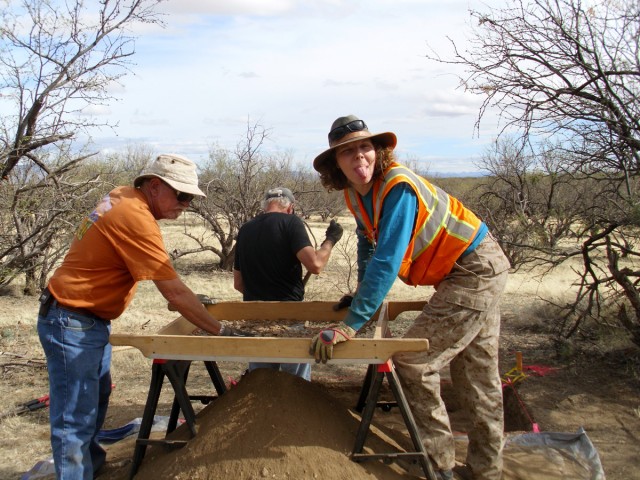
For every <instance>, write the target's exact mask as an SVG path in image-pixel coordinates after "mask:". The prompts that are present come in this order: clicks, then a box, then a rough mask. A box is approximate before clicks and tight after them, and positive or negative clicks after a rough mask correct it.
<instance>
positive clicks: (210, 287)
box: [0, 218, 571, 479]
mask: <svg viewBox="0 0 640 480" xmlns="http://www.w3.org/2000/svg"><path fill="white" fill-rule="evenodd" d="M340 221H341V223H343V225H344V226H345V236H344V237H343V239H344V243H345V244H349V242H355V240H354V239H353V234H352V233H350V232H353V230H354V228H355V225H354V223H353V221H352V220H351V219H350V218H343V219H340ZM309 223H310V226H311V228H312V230H313V232H314V235H315V238H316V239H317V241H318V242H320V241H322V239H323V238H324V230H325V228H326V224H323V223H320V222H317V221H312V222H309ZM188 227H189V228H190V229H194V228H196V227H197V226H196V225H189V226H188ZM162 228H163V232H164V233H165V235H166V237H165V240H166V245H167V248H168V249H169V250H171V249H172V248H184V246H185V245H186V243H188V242H190V240H188V239H185V237H184V236H183V235H182V231H183V230H184V228H185V226H184V224H180V223H177V224H175V223H174V224H170V223H164V224H163V227H162ZM190 231H192V230H190ZM185 242H186V243H185ZM352 258H353V257H351V258H349V257H348V255H347V256H345V255H340V254H338V252H334V255H333V257H332V261H331V262H330V264H329V266H328V268H327V269H326V271H325V272H324V273H323V274H321V275H319V276H312V277H311V279H310V280H309V283H308V285H307V299H308V300H337V299H338V298H339V297H340V296H341V295H342V294H343V293H344V292H346V291H348V290H349V285H348V284H347V282H346V280H345V278H346V277H347V275H348V274H349V273H352V274H353V275H355V271H353V270H350V269H349V266H348V263H349V262H350V261H352ZM213 263H214V259H212V258H207V257H206V256H205V257H199V258H195V257H194V258H190V257H186V258H182V259H179V260H178V261H177V262H176V266H177V269H178V270H179V272H180V273H181V276H182V278H183V280H184V281H185V282H186V283H187V284H188V285H189V286H190V288H191V289H192V290H194V291H195V292H196V293H204V294H207V295H209V296H210V297H213V298H216V299H218V300H220V301H228V300H241V295H240V294H239V293H238V292H236V291H235V290H234V289H233V278H232V275H231V274H230V273H227V272H214V271H207V266H210V265H212V264H213ZM570 291H571V276H570V275H568V270H563V271H559V272H556V273H554V274H552V275H548V276H546V277H544V278H543V279H542V280H539V279H536V278H535V277H532V276H531V275H530V274H527V273H518V274H515V275H512V277H511V279H510V282H509V285H508V289H507V293H506V295H505V298H504V311H505V318H506V319H507V321H509V322H515V323H518V324H527V323H528V322H531V321H534V320H535V318H532V317H531V316H527V315H531V313H530V312H534V310H532V309H531V308H527V306H529V307H530V306H531V305H533V304H534V303H536V302H538V301H539V300H538V299H541V298H552V299H560V298H563V297H566V295H568V294H569V293H570ZM431 292H432V290H431V289H428V288H420V289H415V288H413V287H409V286H406V285H404V284H402V283H401V282H399V281H398V282H396V284H395V285H394V287H393V289H392V291H391V292H390V294H389V296H388V299H389V300H408V299H414V300H415V299H426V298H428V297H429V296H430V295H431ZM528 312H529V313H528ZM175 317H176V314H175V313H174V312H170V311H168V310H167V308H166V302H165V300H164V299H163V298H162V296H161V295H160V294H159V293H158V292H157V290H156V289H155V286H154V285H153V283H152V282H142V283H141V284H140V285H139V289H138V292H137V294H136V296H135V298H134V300H133V302H132V304H131V305H130V307H129V308H128V310H127V311H126V312H125V313H124V314H123V315H122V317H121V318H119V319H117V320H116V321H114V322H113V331H114V332H118V333H143V332H144V333H147V332H155V331H157V330H159V329H160V328H161V327H162V326H164V325H165V324H166V323H168V322H170V321H172V320H173V319H175ZM36 318H37V301H36V299H35V298H28V297H21V296H11V295H8V296H0V335H1V338H0V375H1V378H0V412H7V411H11V410H12V409H13V408H14V406H15V404H16V403H20V402H26V401H28V400H31V399H32V398H36V397H39V396H42V395H44V394H46V393H47V391H48V386H47V385H48V381H47V374H46V369H45V368H44V367H43V365H44V354H43V352H42V348H41V346H40V343H39V340H38V337H37V333H36V328H35V323H36ZM149 367H150V360H148V359H147V358H145V357H143V356H142V354H141V353H140V352H139V351H137V350H135V349H131V348H118V349H116V350H115V351H114V354H113V364H112V373H113V381H114V383H115V386H116V387H115V390H114V392H113V397H112V405H116V406H117V407H115V408H110V412H109V416H108V418H107V424H106V425H105V426H106V427H107V428H115V427H118V426H122V425H123V424H125V423H127V422H128V421H130V420H132V419H133V418H135V417H139V416H141V415H142V410H143V407H144V403H145V400H146V393H147V389H148V382H149V373H150V368H149ZM243 368H244V366H243V365H242V364H237V365H236V364H228V365H227V364H225V365H224V375H225V378H227V376H231V377H236V376H237V375H239V373H240V372H241V371H242V370H243ZM319 371H320V370H319ZM199 375H201V374H200V373H198V372H194V373H193V374H192V375H191V376H190V383H191V382H194V384H195V385H198V382H199V380H198V379H199V378H202V382H203V383H208V384H209V385H210V382H208V381H207V379H206V378H205V377H204V374H202V377H199ZM163 395H164V396H163V397H162V399H161V404H168V403H169V401H170V397H169V396H168V395H169V394H168V393H166V394H163ZM49 456H50V445H49V426H48V411H47V409H42V410H38V411H36V412H32V413H28V414H26V415H21V416H9V417H7V418H4V419H1V420H0V478H2V479H17V478H20V475H21V473H22V472H25V471H27V470H28V469H29V468H31V466H33V465H34V464H35V463H36V462H37V461H38V460H41V459H45V458H47V457H49Z"/></svg>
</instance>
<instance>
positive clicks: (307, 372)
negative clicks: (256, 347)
mask: <svg viewBox="0 0 640 480" xmlns="http://www.w3.org/2000/svg"><path fill="white" fill-rule="evenodd" d="M256 368H271V369H273V370H282V371H283V372H286V373H290V374H291V375H297V376H298V377H300V378H303V379H305V380H306V381H308V382H310V381H311V364H310V363H260V362H251V363H249V371H250V372H251V371H252V370H255V369H256Z"/></svg>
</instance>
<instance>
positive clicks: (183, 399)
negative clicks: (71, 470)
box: [129, 359, 227, 479]
mask: <svg viewBox="0 0 640 480" xmlns="http://www.w3.org/2000/svg"><path fill="white" fill-rule="evenodd" d="M191 362H192V360H162V359H155V360H153V365H152V367H151V384H150V385H149V394H148V395H147V403H146V405H145V407H144V414H143V415H142V422H141V423H140V431H139V432H138V438H137V440H136V446H135V449H134V451H133V461H132V464H131V470H130V472H129V478H130V479H132V478H133V477H134V476H135V474H136V473H137V472H138V468H139V467H140V464H141V463H142V459H143V458H144V455H145V453H146V451H147V446H149V445H162V446H164V447H167V448H180V447H183V446H185V445H186V443H187V442H186V441H183V440H173V441H172V440H167V439H166V435H168V434H169V433H171V432H173V431H174V430H175V429H176V427H177V426H178V416H179V415H180V411H182V414H183V416H184V419H185V422H186V424H187V425H188V427H189V431H190V433H191V437H192V438H193V437H195V435H196V433H197V432H196V414H195V411H194V410H193V406H192V405H191V401H192V400H200V401H201V402H203V403H208V402H209V401H211V400H213V399H215V398H216V397H215V396H210V395H191V396H190V395H189V394H188V393H187V388H186V383H187V377H188V376H189V369H190V367H191ZM204 365H205V367H206V369H207V372H208V373H209V377H210V378H211V381H212V382H213V385H214V387H215V389H216V392H217V394H218V396H219V395H222V394H223V393H224V392H226V391H227V387H226V386H225V384H224V380H223V379H222V375H221V374H220V370H219V369H218V365H217V363H216V362H214V361H204ZM165 377H167V378H168V379H169V381H170V382H171V386H172V387H173V391H174V394H175V396H174V398H173V405H172V406H171V414H170V416H169V423H168V425H167V432H166V435H165V439H162V440H152V439H150V438H149V436H150V435H151V428H152V427H153V419H154V417H155V414H156V409H157V408H158V401H159V400H160V393H161V392H162V385H163V383H164V378H165Z"/></svg>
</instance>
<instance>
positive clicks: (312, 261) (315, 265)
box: [234, 240, 333, 290]
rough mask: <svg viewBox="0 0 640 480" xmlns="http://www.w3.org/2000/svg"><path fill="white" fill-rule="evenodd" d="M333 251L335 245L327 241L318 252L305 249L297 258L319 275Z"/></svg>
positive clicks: (299, 252)
mask: <svg viewBox="0 0 640 480" xmlns="http://www.w3.org/2000/svg"><path fill="white" fill-rule="evenodd" d="M332 249H333V243H331V242H329V241H326V240H325V241H324V242H323V243H322V245H320V248H319V249H318V250H315V249H314V248H313V247H304V248H303V249H301V250H299V251H298V253H296V257H298V260H300V263H301V264H302V265H304V268H306V269H307V271H308V272H311V273H313V274H314V275H318V274H319V273H320V272H322V269H323V268H324V267H325V265H327V263H328V262H329V257H330V256H331V250H332ZM234 283H235V282H234ZM236 290H237V289H236Z"/></svg>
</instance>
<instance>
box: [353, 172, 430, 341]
mask: <svg viewBox="0 0 640 480" xmlns="http://www.w3.org/2000/svg"><path fill="white" fill-rule="evenodd" d="M361 198H362V203H363V205H364V207H365V209H366V211H367V214H368V215H369V218H373V201H372V198H373V188H372V189H371V190H369V192H368V193H367V194H366V195H364V196H363V197H361ZM417 206H418V199H417V197H416V194H415V192H414V191H413V189H412V188H411V187H410V186H409V185H407V184H405V183H399V184H398V185H396V186H394V187H393V188H392V189H391V190H390V191H389V193H388V194H387V196H386V197H385V200H384V204H383V206H382V212H381V214H380V220H379V223H378V240H377V243H376V245H375V248H374V246H373V245H371V243H369V240H368V239H367V238H366V236H365V235H364V233H363V232H364V229H363V225H361V224H360V222H358V221H356V224H357V226H358V282H359V283H360V286H359V287H358V291H357V293H356V294H355V296H354V297H353V302H352V303H351V307H350V308H349V312H348V313H347V316H346V317H345V319H344V323H346V324H347V325H349V326H350V327H351V328H353V329H354V330H356V331H357V330H359V329H360V328H361V327H362V326H363V325H364V324H365V323H366V322H367V321H368V320H369V319H370V318H371V317H372V316H373V314H374V313H375V312H376V310H378V308H379V307H380V305H381V304H382V302H383V301H384V299H385V297H386V296H387V293H389V290H391V287H392V286H393V283H394V282H395V280H396V278H397V277H398V272H399V271H400V265H401V263H402V259H403V258H404V254H405V252H406V250H407V247H408V245H409V242H410V241H411V235H412V233H413V225H414V223H415V219H416V213H417Z"/></svg>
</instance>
